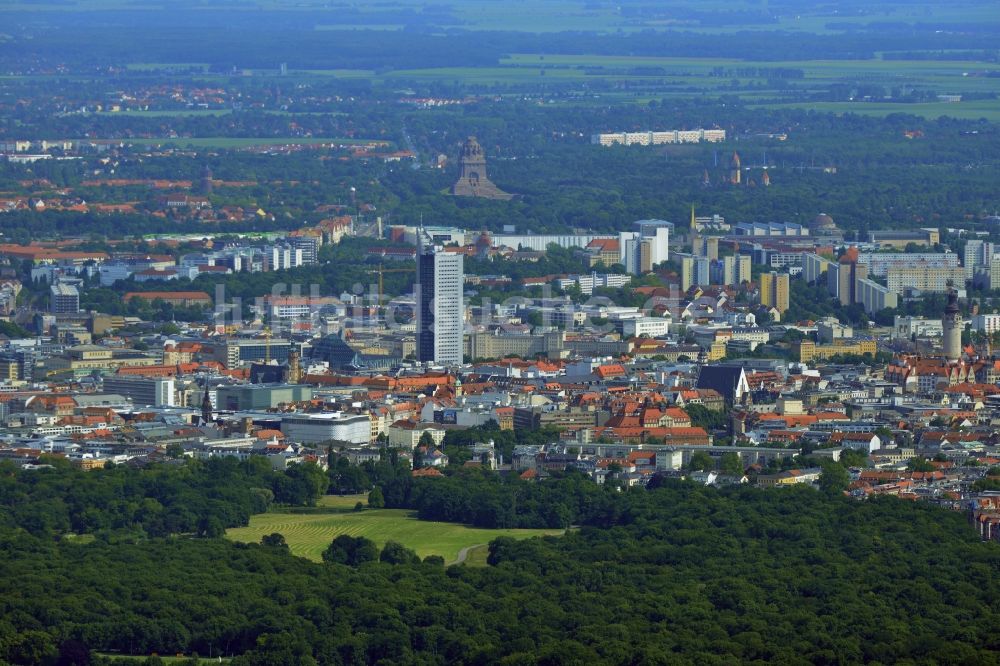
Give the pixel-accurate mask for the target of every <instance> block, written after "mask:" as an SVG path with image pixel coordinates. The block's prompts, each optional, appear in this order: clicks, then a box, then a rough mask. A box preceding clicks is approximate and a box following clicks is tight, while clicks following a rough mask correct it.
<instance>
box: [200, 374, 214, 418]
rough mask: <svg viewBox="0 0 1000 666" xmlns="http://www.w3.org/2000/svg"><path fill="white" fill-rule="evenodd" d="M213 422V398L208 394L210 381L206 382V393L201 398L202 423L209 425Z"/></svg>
mask: <svg viewBox="0 0 1000 666" xmlns="http://www.w3.org/2000/svg"><path fill="white" fill-rule="evenodd" d="M211 422H212V399H211V398H210V397H209V396H208V382H205V394H204V395H203V396H202V398H201V423H202V425H208V424H209V423H211Z"/></svg>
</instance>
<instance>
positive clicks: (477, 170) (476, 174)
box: [451, 136, 514, 201]
mask: <svg viewBox="0 0 1000 666" xmlns="http://www.w3.org/2000/svg"><path fill="white" fill-rule="evenodd" d="M458 164H459V169H460V172H459V176H458V181H457V182H456V183H455V184H454V185H452V187H451V193H452V194H453V195H455V196H456V197H482V198H484V199H499V200H502V201H507V200H508V199H512V198H514V195H513V194H508V193H506V192H504V191H503V190H501V189H500V188H499V187H497V186H496V185H494V184H493V182H492V181H491V180H490V179H489V178H487V177H486V156H485V155H484V154H483V147H482V146H480V145H479V142H478V141H476V137H474V136H470V137H469V138H468V139H466V140H465V145H464V146H462V154H461V156H459V159H458Z"/></svg>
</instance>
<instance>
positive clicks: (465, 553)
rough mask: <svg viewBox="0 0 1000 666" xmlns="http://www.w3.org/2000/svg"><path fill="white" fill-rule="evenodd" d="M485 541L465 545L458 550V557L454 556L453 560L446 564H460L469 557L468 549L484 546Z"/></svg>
mask: <svg viewBox="0 0 1000 666" xmlns="http://www.w3.org/2000/svg"><path fill="white" fill-rule="evenodd" d="M485 545H486V544H485V543H474V544H472V545H471V546H466V547H465V548H463V549H462V550H460V551H458V557H456V558H455V561H454V562H449V563H448V564H449V565H450V564H462V563H463V562H465V560H467V559H468V558H469V551H470V550H472V549H473V548H479V547H480V546H485Z"/></svg>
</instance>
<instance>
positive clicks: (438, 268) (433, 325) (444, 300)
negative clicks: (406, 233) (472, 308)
mask: <svg viewBox="0 0 1000 666" xmlns="http://www.w3.org/2000/svg"><path fill="white" fill-rule="evenodd" d="M464 277H465V271H464V267H463V257H462V255H461V254H459V253H457V252H445V251H444V248H442V247H441V246H436V245H434V244H433V243H432V242H431V241H430V239H428V238H425V237H424V234H423V230H420V231H419V232H418V233H417V283H416V285H415V287H414V292H415V295H416V300H417V360H418V361H424V362H433V363H440V364H442V365H460V364H461V363H462V335H463V332H464V322H465V316H464V315H465V303H464V301H463V286H464Z"/></svg>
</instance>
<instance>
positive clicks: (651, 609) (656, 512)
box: [0, 478, 1000, 666]
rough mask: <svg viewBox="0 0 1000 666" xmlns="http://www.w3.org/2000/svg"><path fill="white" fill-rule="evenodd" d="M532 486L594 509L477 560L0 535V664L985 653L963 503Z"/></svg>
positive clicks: (992, 553) (980, 578) (816, 658)
mask: <svg viewBox="0 0 1000 666" xmlns="http://www.w3.org/2000/svg"><path fill="white" fill-rule="evenodd" d="M585 484H586V485H585ZM545 492H546V493H547V494H549V495H550V496H551V497H554V498H557V497H560V496H561V497H562V498H563V499H564V501H566V502H568V503H571V502H572V501H573V500H572V499H571V498H572V497H573V496H574V495H576V494H580V495H581V496H586V497H588V498H589V499H588V502H591V503H592V504H593V505H594V506H600V507H602V508H601V509H600V511H597V512H595V514H594V515H593V517H592V518H591V519H588V520H587V521H585V522H584V523H582V524H581V526H580V527H579V528H578V529H574V530H571V531H570V532H569V533H568V534H567V535H566V536H564V537H558V538H555V537H547V538H544V539H533V540H530V541H526V542H514V541H511V540H508V539H498V540H496V541H494V542H493V543H492V544H491V546H490V555H489V566H487V567H485V568H475V567H469V566H464V565H457V566H452V567H449V568H443V567H442V566H441V563H440V561H439V560H429V561H426V562H423V563H417V562H414V561H413V558H412V557H410V556H406V553H405V549H403V550H400V549H399V548H397V547H395V546H394V547H393V548H392V549H390V550H391V551H392V552H391V553H390V554H389V555H387V556H386V557H381V558H379V560H378V561H376V560H375V559H374V555H373V554H369V555H368V556H366V557H364V558H359V559H358V560H357V561H359V562H361V563H360V564H357V565H356V566H347V565H343V564H336V563H325V564H313V563H310V562H307V561H305V560H301V559H297V558H294V557H291V556H290V555H288V554H287V550H286V549H284V548H283V547H282V546H281V540H280V539H278V538H277V537H273V538H269V539H268V543H269V545H237V544H232V543H229V542H226V541H222V540H218V539H204V538H203V539H190V538H184V537H167V538H150V539H133V540H123V541H121V542H118V543H109V542H107V541H105V540H100V539H99V540H97V541H94V542H92V543H80V542H76V541H72V540H65V539H64V540H62V541H58V540H55V539H53V538H51V537H50V536H35V535H32V534H30V533H28V532H27V531H25V530H24V529H23V528H20V527H16V526H13V527H11V526H7V527H4V528H3V530H2V532H0V566H2V567H3V571H4V576H3V577H2V579H0V609H2V616H3V618H4V620H3V621H2V622H0V650H2V652H0V659H6V660H7V661H8V662H10V663H17V664H48V663H55V662H56V661H57V659H58V658H59V653H60V647H61V646H62V648H63V652H64V653H65V652H67V651H68V648H67V647H66V646H67V645H68V646H72V647H73V648H74V649H75V650H77V651H79V650H80V646H81V645H82V646H83V647H84V648H86V650H98V649H99V650H102V651H105V650H110V651H120V652H124V653H134V654H149V653H152V652H159V653H161V654H173V653H174V652H176V651H185V652H188V653H190V652H192V651H195V652H197V653H198V654H199V655H201V656H203V657H205V656H215V655H239V656H237V658H236V659H234V660H233V662H232V663H233V664H236V665H237V666H244V665H249V664H261V665H263V664H316V663H319V664H363V663H382V664H390V663H392V664H408V663H421V664H445V663H478V664H488V663H506V664H512V663H517V664H555V663H578V664H592V663H615V664H622V663H678V664H688V663H689V664H705V663H720V664H721V663H733V662H734V661H740V662H745V663H761V664H764V663H785V664H799V663H801V664H806V663H813V664H816V663H829V664H834V663H885V664H888V663H904V662H905V663H913V664H928V665H930V664H995V663H998V662H1000V640H998V635H997V633H996V631H995V626H996V622H997V620H998V619H1000V617H998V614H1000V608H998V606H997V599H998V598H1000V596H998V594H1000V587H998V586H1000V582H998V581H1000V577H998V575H997V574H998V573H1000V550H998V549H997V547H996V545H995V544H984V543H980V542H978V539H977V538H976V536H975V534H974V532H973V531H972V529H971V528H970V527H969V526H968V525H967V524H966V522H965V518H964V516H963V515H961V514H959V513H950V512H946V511H944V510H941V509H938V508H935V507H933V506H930V505H927V504H923V503H910V502H903V501H899V500H895V499H892V498H885V499H880V500H875V501H871V502H867V503H863V504H859V503H854V502H851V501H849V500H847V499H843V498H830V497H828V496H826V495H823V494H821V493H818V492H816V491H813V490H811V489H808V488H794V489H788V490H783V491H763V490H756V489H750V488H731V489H726V490H716V489H711V488H704V487H697V486H693V485H686V484H682V483H674V482H670V483H667V484H665V485H663V486H661V487H659V488H657V489H655V490H649V491H647V490H635V491H628V492H622V493H619V492H616V491H613V490H609V489H602V488H599V487H597V486H595V485H593V484H592V483H590V482H588V481H584V480H583V479H572V478H571V479H566V480H562V481H557V482H555V483H553V484H552V486H551V487H549V488H547V489H546V490H545ZM272 536H273V535H272ZM349 545H350V544H349ZM397 551H398V552H397ZM331 557H333V558H334V559H336V556H335V555H331ZM67 663H74V662H67Z"/></svg>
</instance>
